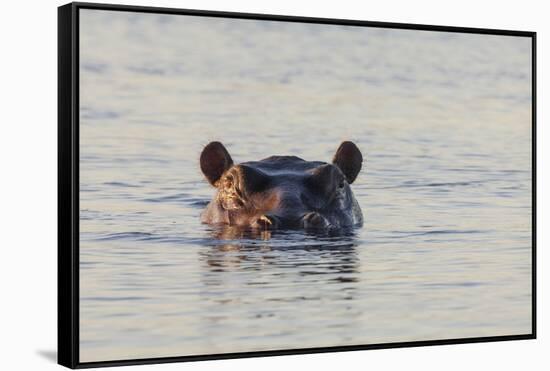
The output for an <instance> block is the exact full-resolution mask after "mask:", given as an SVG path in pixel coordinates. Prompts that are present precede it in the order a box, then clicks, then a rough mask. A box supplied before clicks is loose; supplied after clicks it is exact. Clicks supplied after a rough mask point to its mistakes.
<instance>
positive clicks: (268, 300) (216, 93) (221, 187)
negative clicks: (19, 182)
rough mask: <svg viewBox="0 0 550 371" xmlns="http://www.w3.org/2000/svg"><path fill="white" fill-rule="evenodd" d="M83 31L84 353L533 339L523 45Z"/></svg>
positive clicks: (257, 25)
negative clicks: (509, 337)
mask: <svg viewBox="0 0 550 371" xmlns="http://www.w3.org/2000/svg"><path fill="white" fill-rule="evenodd" d="M78 35H79V48H78V53H79V66H78V76H79V88H78V89H79V90H78V92H79V105H78V109H79V113H78V115H79V123H80V124H79V125H80V126H79V159H78V160H79V166H80V168H79V202H80V208H79V216H78V217H79V228H80V233H79V236H78V239H79V312H78V313H79V322H78V324H79V360H80V362H98V361H113V360H130V359H133V360H135V359H149V358H157V357H176V356H190V355H208V354H227V353H238V352H255V351H276V350H287V349H309V348H311V349H315V348H323V347H338V346H348V345H369V344H392V343H400V342H415V341H425V340H444V339H462V338H479V337H490V336H502V335H524V334H530V333H531V331H532V325H533V321H534V318H532V313H533V312H532V310H533V308H532V295H533V292H532V269H533V267H532V248H533V246H532V235H533V225H532V216H533V215H532V206H533V205H532V202H533V196H532V191H533V190H532V170H533V169H532V165H533V164H532V155H533V153H532V145H531V144H532V139H533V138H532V129H533V126H532V125H533V124H532V120H533V117H532V114H533V113H532V100H533V97H532V78H533V75H532V74H533V71H532V63H533V61H532V59H531V58H532V57H531V56H532V49H531V48H532V39H531V38H529V37H521V36H513V35H495V34H483V33H460V32H443V31H429V30H414V29H397V28H387V27H375V26H369V27H364V26H362V27H359V26H351V25H336V24H318V23H304V22H284V21H275V20H254V19H239V18H225V17H210V16H205V15H177V14H160V13H145V12H129V11H113V10H101V9H80V10H79V29H78Z"/></svg>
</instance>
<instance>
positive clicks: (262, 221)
mask: <svg viewBox="0 0 550 371" xmlns="http://www.w3.org/2000/svg"><path fill="white" fill-rule="evenodd" d="M254 224H255V225H256V226H257V227H259V228H262V229H274V228H276V227H277V224H278V223H277V219H276V218H274V217H272V216H268V215H262V216H260V217H259V218H258V219H256V222H255V223H254Z"/></svg>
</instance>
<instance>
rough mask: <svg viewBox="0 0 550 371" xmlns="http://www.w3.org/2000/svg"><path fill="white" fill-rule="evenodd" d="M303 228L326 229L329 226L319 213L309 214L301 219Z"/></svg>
mask: <svg viewBox="0 0 550 371" xmlns="http://www.w3.org/2000/svg"><path fill="white" fill-rule="evenodd" d="M302 224H303V227H304V228H306V229H308V228H315V229H318V228H326V227H328V226H329V222H328V220H327V219H326V218H325V217H324V216H322V215H321V214H319V213H316V212H310V213H307V214H306V215H304V217H303V218H302Z"/></svg>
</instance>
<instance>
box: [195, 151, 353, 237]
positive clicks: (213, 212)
mask: <svg viewBox="0 0 550 371" xmlns="http://www.w3.org/2000/svg"><path fill="white" fill-rule="evenodd" d="M362 162H363V156H362V155H361V151H359V149H358V148H357V146H356V145H355V144H354V143H352V142H343V143H342V144H341V145H340V147H339V148H338V150H337V151H336V154H335V155H334V158H333V160H332V164H328V163H326V162H322V161H305V160H303V159H301V158H299V157H296V156H271V157H268V158H266V159H263V160H260V161H250V162H243V163H241V164H237V165H236V164H234V163H233V160H232V158H231V156H230V155H229V152H227V149H226V148H225V147H224V146H223V144H221V143H220V142H211V143H209V144H208V145H207V146H206V147H205V148H204V149H203V151H202V153H201V157H200V166H201V170H202V172H203V173H204V175H205V176H206V179H207V180H208V181H209V182H210V184H212V185H213V186H214V187H216V189H217V193H216V195H215V197H214V199H213V200H212V201H210V203H209V204H208V206H207V207H206V209H205V210H204V212H203V214H202V221H203V222H204V223H209V224H225V225H231V226H241V227H251V228H260V229H281V228H290V229H294V228H304V229H326V228H342V227H352V226H360V225H361V224H362V222H363V216H362V214H361V209H360V207H359V204H358V203H357V200H356V199H355V197H354V195H353V192H352V190H351V188H350V184H352V183H353V181H354V180H355V178H356V177H357V174H359V171H360V170H361V165H362Z"/></svg>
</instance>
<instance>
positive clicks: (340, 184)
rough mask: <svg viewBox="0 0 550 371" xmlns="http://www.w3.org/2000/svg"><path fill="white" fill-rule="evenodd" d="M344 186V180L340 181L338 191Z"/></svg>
mask: <svg viewBox="0 0 550 371" xmlns="http://www.w3.org/2000/svg"><path fill="white" fill-rule="evenodd" d="M345 186H346V182H345V181H344V179H342V180H341V181H340V183H338V189H342V188H344V187H345Z"/></svg>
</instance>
